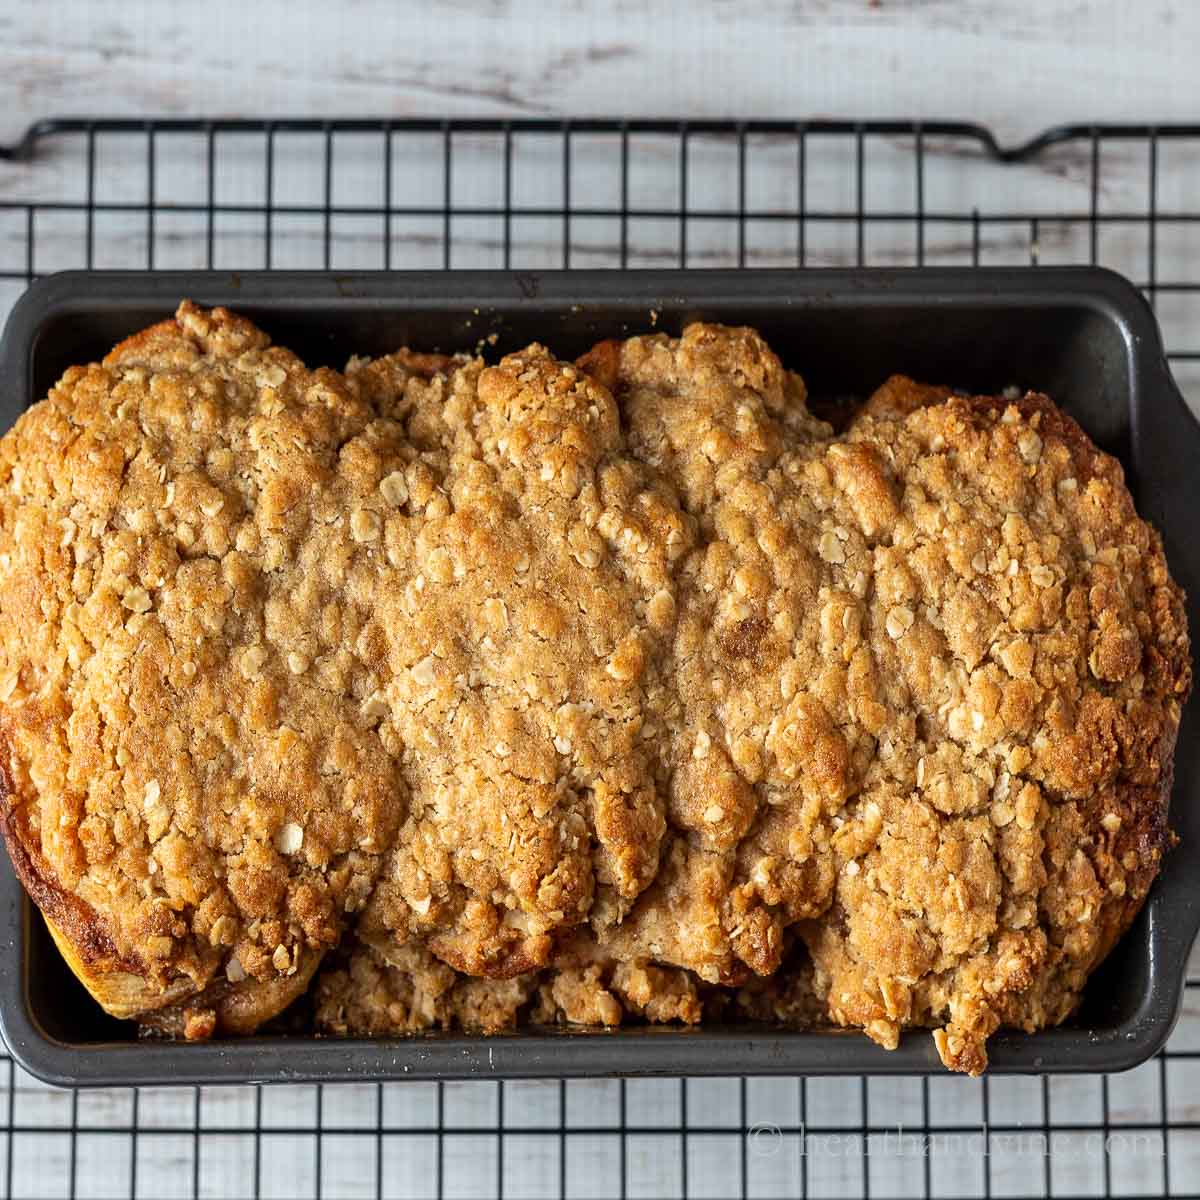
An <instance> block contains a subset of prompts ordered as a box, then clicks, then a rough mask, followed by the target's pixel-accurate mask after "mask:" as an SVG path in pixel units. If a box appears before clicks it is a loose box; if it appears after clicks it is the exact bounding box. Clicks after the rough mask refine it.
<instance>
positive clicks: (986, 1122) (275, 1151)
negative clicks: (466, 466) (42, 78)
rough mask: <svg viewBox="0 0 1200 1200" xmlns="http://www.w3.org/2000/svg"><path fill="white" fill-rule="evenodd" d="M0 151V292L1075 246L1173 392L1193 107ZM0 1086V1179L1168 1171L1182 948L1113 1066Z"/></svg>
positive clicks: (794, 1177) (14, 1082)
mask: <svg viewBox="0 0 1200 1200" xmlns="http://www.w3.org/2000/svg"><path fill="white" fill-rule="evenodd" d="M0 160H8V161H7V162H3V161H0V315H2V314H3V313H4V312H5V311H6V310H7V308H8V307H9V306H10V305H11V303H12V301H13V300H14V299H15V298H16V297H17V296H18V295H19V294H20V292H21V291H22V290H23V289H24V288H25V287H26V286H27V285H28V283H29V282H30V281H31V280H32V279H34V278H35V277H37V276H38V275H41V274H45V273H48V272H50V271H52V270H59V269H64V268H68V267H83V266H86V267H136V268H143V267H150V268H166V267H172V268H183V267H217V268H243V269H245V268H251V267H268V268H283V267H325V268H330V269H340V268H345V269H364V268H401V267H430V266H442V267H446V268H454V267H489V266H493V267H513V268H547V267H560V266H561V267H584V266H588V267H639V266H678V265H682V266H689V267H710V266H803V265H854V264H858V265H921V264H943V265H950V264H964V265H965V264H975V265H979V264H986V265H992V264H1014V263H1027V264H1030V265H1034V266H1036V265H1038V264H1039V263H1044V262H1055V263H1064V262H1091V263H1102V264H1104V265H1109V266H1113V267H1115V268H1116V269H1118V270H1121V271H1122V272H1123V273H1125V274H1126V275H1128V276H1130V277H1131V278H1132V279H1134V280H1135V281H1136V282H1137V283H1138V284H1139V285H1140V286H1142V287H1143V288H1144V289H1145V291H1146V293H1147V295H1148V297H1149V298H1150V300H1151V302H1152V303H1153V304H1154V305H1155V307H1156V310H1157V312H1158V316H1159V319H1160V322H1161V324H1162V325H1163V329H1164V335H1165V338H1166V342H1167V346H1168V350H1169V357H1170V359H1171V362H1172V366H1173V369H1174V371H1175V373H1176V377H1177V378H1178V379H1179V381H1180V383H1181V385H1182V386H1183V387H1184V389H1185V392H1190V393H1191V398H1192V401H1193V404H1194V405H1195V402H1196V401H1197V400H1198V399H1200V126H1195V127H1180V126H1175V127H1165V126H1164V127H1158V128H1156V127H1148V126H1147V127H1131V126H1079V127H1071V128H1063V129H1057V130H1052V131H1049V132H1047V133H1046V134H1043V135H1041V136H1040V137H1038V138H1035V139H1033V140H1032V141H1031V142H1029V143H1026V144H1025V145H1022V146H1018V147H1013V148H1005V147H1001V146H999V145H997V143H996V142H995V141H994V139H993V138H992V137H991V135H990V134H989V133H988V132H987V131H986V130H984V129H981V128H979V127H976V126H971V125H964V124H958V123H951V122H936V123H924V124H917V123H909V122H896V121H886V122H884V121H881V122H838V121H812V122H800V123H795V122H787V123H784V122H693V123H689V122H679V121H604V120H588V121H575V122H566V121H540V120H537V121H496V120H480V121H464V120H455V121H441V120H391V121H388V120H339V121H322V120H270V121H269V120H255V121H247V120H221V121H206V120H147V121H131V120H119V121H107V120H82V119H72V120H55V121H47V122H43V123H41V124H39V125H37V126H35V127H33V128H32V129H30V130H29V131H28V132H27V133H26V134H25V136H24V137H23V138H22V139H21V141H19V142H18V143H16V144H14V145H12V146H9V147H7V148H4V147H0ZM1195 965H1196V964H1194V966H1195ZM0 1088H2V1090H0V1142H2V1143H3V1147H4V1148H3V1158H2V1160H0V1161H2V1162H3V1175H2V1176H0V1188H2V1191H0V1198H3V1200H15V1198H17V1197H37V1198H38V1200H42V1198H43V1197H50V1196H69V1197H85V1196H90V1197H106V1198H108V1197H114V1198H116V1197H129V1198H134V1197H152V1198H154V1200H159V1198H163V1200H165V1198H167V1197H174V1196H179V1197H193V1198H198V1197H243V1196H244V1197H254V1198H256V1200H257V1198H263V1197H276V1196H278V1197H289V1198H293V1197H306V1196H311V1197H325V1198H328V1200H342V1198H344V1197H345V1198H349V1197H360V1196H361V1197H375V1198H382V1197H438V1198H439V1200H440V1198H441V1197H451V1196H487V1195H495V1196H505V1197H510V1198H513V1197H516V1198H525V1197H541V1196H572V1197H601V1196H614V1197H617V1196H619V1197H626V1196H629V1197H633V1196H676V1195H678V1196H687V1197H702V1196H720V1197H725V1196H742V1197H759V1196H783V1197H790V1196H805V1197H808V1196H812V1197H817V1196H838V1197H840V1196H883V1197H892V1196H921V1197H934V1196H985V1197H990V1196H1036V1195H1053V1196H1058V1197H1067V1196H1119V1195H1156V1196H1161V1195H1186V1194H1196V1193H1197V1192H1200V970H1193V971H1191V972H1189V983H1188V987H1187V993H1186V996H1185V1007H1184V1015H1183V1018H1182V1020H1181V1023H1180V1025H1179V1028H1178V1029H1177V1030H1176V1032H1175V1034H1174V1035H1173V1037H1172V1039H1171V1041H1170V1043H1169V1045H1168V1048H1167V1049H1166V1051H1165V1052H1164V1053H1162V1054H1160V1055H1159V1056H1158V1057H1156V1058H1155V1059H1154V1060H1152V1061H1151V1062H1149V1063H1147V1064H1145V1065H1144V1066H1142V1067H1140V1068H1138V1069H1137V1070H1135V1071H1132V1072H1128V1073H1126V1074H1123V1075H1116V1076H1057V1077H1038V1078H1031V1077H1007V1078H995V1079H988V1078H985V1079H982V1080H968V1079H962V1078H957V1077H951V1076H945V1077H934V1078H925V1079H896V1078H857V1079H855V1078H850V1079H845V1078H843V1079H829V1078H808V1079H728V1080H720V1079H686V1080H682V1079H672V1080H668V1079H655V1080H650V1079H645V1080H628V1081H624V1080H578V1081H576V1080H571V1081H562V1080H555V1081H541V1082H520V1081H510V1082H499V1081H496V1082H490V1081H489V1082H469V1083H404V1082H388V1083H377V1084H365V1085H323V1086H315V1087H313V1086H281V1087H263V1086H250V1087H213V1088H142V1089H108V1090H96V1091H66V1090H59V1089H54V1088H49V1087H46V1086H44V1085H42V1084H40V1083H38V1082H37V1081H36V1080H33V1079H32V1078H30V1077H29V1076H27V1075H26V1074H25V1073H24V1072H22V1071H21V1070H20V1069H19V1068H17V1067H15V1066H14V1064H13V1063H12V1062H11V1061H10V1060H8V1059H7V1058H6V1057H5V1058H0Z"/></svg>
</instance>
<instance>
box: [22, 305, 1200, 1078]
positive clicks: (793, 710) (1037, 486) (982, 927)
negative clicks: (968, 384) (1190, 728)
mask: <svg viewBox="0 0 1200 1200" xmlns="http://www.w3.org/2000/svg"><path fill="white" fill-rule="evenodd" d="M0 617H2V618H3V624H2V625H0V705H2V706H3V720H4V722H5V725H4V728H5V730H6V738H7V747H8V754H7V758H8V761H7V763H6V764H5V766H6V771H7V774H6V777H5V779H4V795H5V799H6V803H5V805H4V806H3V812H4V830H5V836H6V840H8V842H9V844H10V849H12V850H13V856H14V861H15V862H17V864H18V871H19V872H20V873H21V874H22V878H23V879H26V881H27V886H29V887H30V890H31V892H32V893H33V894H34V896H35V899H37V900H38V902H39V903H43V904H44V906H45V907H47V910H48V912H50V913H51V915H52V916H54V918H55V919H56V921H57V922H58V923H59V925H60V926H61V928H62V929H63V931H64V933H65V934H66V936H67V937H68V938H69V939H70V941H71V943H72V945H76V944H77V945H78V947H79V951H80V956H81V958H88V956H89V955H90V956H91V960H92V961H94V962H95V963H97V964H100V965H101V966H104V965H105V964H111V965H112V966H113V967H114V968H115V967H117V966H122V967H123V969H125V970H127V971H128V970H129V969H131V968H132V969H133V970H135V971H136V973H137V974H139V975H140V976H141V977H142V978H144V979H145V980H146V982H147V988H148V994H149V993H150V992H153V994H155V995H159V996H162V995H166V994H167V991H168V989H169V990H170V995H171V997H172V1004H171V1005H170V1007H169V1009H168V1011H166V1012H164V1014H162V1016H161V1017H160V1018H159V1019H158V1023H159V1026H160V1027H162V1028H167V1029H169V1030H171V1031H173V1032H176V1033H183V1034H184V1035H185V1036H191V1037H200V1036H207V1035H209V1034H211V1033H213V1032H219V1031H221V1030H222V1029H226V1030H239V1029H248V1028H250V1027H252V1026H253V1025H254V1024H256V1023H258V1022H259V1021H261V1020H263V1019H265V1017H266V1016H269V1015H270V1014H271V1012H272V1011H275V1010H277V1009H278V1008H279V1007H281V1006H282V1005H284V1004H285V1003H287V1002H288V1000H289V999H291V998H293V997H294V996H295V995H296V994H297V993H298V991H300V990H303V980H304V978H305V976H306V974H307V973H309V972H310V971H311V970H314V969H315V967H316V963H317V962H318V961H319V960H320V958H321V956H322V954H324V953H325V952H326V951H327V950H328V949H330V948H331V947H333V946H335V945H337V944H338V942H339V941H340V940H341V939H342V937H343V934H344V933H345V932H346V931H348V930H350V929H353V930H354V932H355V934H356V936H357V937H358V938H359V939H360V941H361V943H363V945H362V947H361V948H359V949H357V950H355V951H354V952H353V953H351V954H350V955H348V956H342V957H340V958H337V959H331V960H330V962H329V965H328V967H327V968H326V970H324V971H323V972H322V974H321V975H320V977H319V981H318V984H317V995H318V1015H319V1021H320V1024H321V1027H322V1028H324V1029H327V1030H329V1031H333V1032H353V1031H359V1032H372V1033H374V1032H397V1031H400V1030H405V1029H415V1028H429V1027H433V1026H447V1025H454V1024H459V1025H464V1026H468V1025H469V1026H470V1027H472V1028H485V1029H486V1028H500V1027H506V1026H507V1025H508V1024H510V1023H511V1022H512V1021H515V1020H517V1019H519V1018H520V1017H521V1016H522V1014H525V1013H530V1012H531V1013H532V1014H533V1015H535V1016H536V1017H537V1018H538V1019H541V1020H565V1021H588V1022H596V1021H598V1022H602V1023H615V1022H617V1021H620V1020H623V1019H626V1018H627V1017H630V1016H634V1017H637V1018H638V1019H648V1020H682V1021H687V1022H692V1021H696V1020H699V1019H700V1018H701V1016H702V1014H703V1010H704V1008H705V1005H706V1004H707V1005H709V1006H710V1007H719V1005H720V997H721V995H722V994H724V995H728V994H729V993H728V992H724V993H722V991H721V989H728V988H739V989H741V991H740V996H741V1000H740V1004H741V1007H742V1008H743V1009H744V1010H745V1011H747V1012H753V1013H759V1014H762V1013H772V1012H773V1013H775V1014H777V1015H779V1014H784V1013H792V1014H799V1013H803V1012H810V1011H814V1010H815V1009H816V1008H817V1007H819V1008H820V1009H821V1011H823V1012H824V1015H825V1016H826V1018H827V1019H829V1020H832V1021H834V1022H837V1023H840V1024H845V1025H853V1026H860V1027H862V1028H864V1029H865V1030H866V1031H867V1032H868V1033H869V1034H870V1036H872V1037H874V1038H875V1039H876V1040H877V1041H880V1042H881V1043H883V1044H885V1045H893V1044H895V1042H896V1039H897V1038H898V1035H899V1031H900V1029H902V1028H904V1027H906V1026H909V1025H926V1026H931V1027H934V1028H935V1029H936V1030H937V1033H936V1037H937V1040H938V1046H939V1050H940V1052H941V1053H942V1056H943V1058H944V1060H945V1061H946V1062H947V1064H948V1065H950V1066H953V1067H955V1068H957V1069H960V1070H967V1071H971V1072H976V1071H978V1070H981V1069H982V1067H983V1065H984V1063H985V1061H986V1056H985V1043H986V1039H987V1037H988V1036H989V1035H990V1033H991V1032H992V1031H993V1030H994V1029H995V1028H996V1027H997V1025H998V1024H1000V1023H1006V1024H1014V1025H1019V1026H1023V1027H1026V1028H1030V1029H1032V1028H1038V1027H1041V1026H1043V1025H1045V1024H1049V1023H1052V1022H1054V1021H1058V1020H1061V1019H1063V1017H1064V1016H1065V1015H1067V1013H1069V1011H1070V1010H1071V1008H1072V1007H1073V1005H1074V1003H1075V1002H1076V1000H1077V998H1078V995H1079V992H1080V989H1081V988H1082V985H1083V982H1084V980H1085V979H1086V976H1087V973H1088V972H1089V971H1090V970H1091V969H1092V967H1093V966H1094V965H1095V964H1096V963H1097V962H1098V961H1099V960H1100V958H1102V957H1103V955H1104V954H1105V953H1107V951H1108V949H1109V948H1110V947H1111V945H1112V944H1113V942H1114V941H1115V939H1116V938H1117V937H1118V936H1119V935H1120V933H1121V931H1122V930H1123V929H1124V928H1125V927H1126V926H1127V925H1128V922H1129V921H1130V920H1131V919H1132V916H1133V914H1134V913H1135V912H1136V911H1137V909H1138V908H1139V907H1140V905H1141V903H1142V900H1143V899H1144V897H1145V894H1146V890H1147V888H1148V887H1149V885H1150V882H1151V880H1152V879H1153V877H1154V875H1155V874H1156V872H1157V870H1158V866H1159V863H1160V860H1161V856H1162V853H1163V851H1164V849H1165V846H1166V843H1167V837H1168V835H1167V833H1166V824H1165V813H1166V800H1167V796H1168V794H1169V787H1170V774H1171V756H1172V753H1173V748H1174V740H1175V737H1176V734H1177V731H1178V722H1179V711H1180V705H1181V704H1182V702H1183V701H1184V699H1185V698H1186V695H1187V692H1188V689H1189V687H1190V658H1189V654H1188V645H1187V637H1186V623H1185V620H1184V615H1183V606H1182V596H1181V594H1180V592H1179V589H1178V587H1177V586H1176V585H1175V584H1174V583H1173V582H1172V581H1171V579H1170V577H1169V575H1168V573H1167V569H1166V564H1165V560H1164V558H1163V554H1162V546H1161V541H1160V539H1159V538H1158V535H1157V534H1156V533H1155V532H1154V531H1153V530H1152V529H1151V528H1150V527H1149V526H1147V525H1146V524H1145V523H1144V522H1142V521H1141V520H1139V519H1138V517H1137V514H1136V512H1135V511H1134V508H1133V503H1132V500H1131V498H1130V496H1129V494H1128V491H1127V490H1126V489H1125V486H1124V482H1123V479H1122V476H1121V470H1120V467H1119V465H1118V464H1117V463H1116V462H1115V460H1113V459H1112V458H1110V457H1108V456H1107V455H1104V454H1102V453H1101V452H1100V451H1099V450H1097V449H1096V448H1095V447H1094V446H1093V445H1092V443H1091V442H1090V441H1089V440H1088V439H1087V437H1086V435H1085V434H1084V433H1083V432H1082V431H1081V430H1080V429H1079V427H1078V426H1077V425H1076V424H1075V423H1074V422H1073V421H1072V420H1071V419H1070V418H1069V417H1066V416H1065V415H1064V414H1062V413H1060V412H1059V410H1058V409H1057V408H1055V407H1054V405H1053V404H1052V403H1051V402H1050V401H1049V400H1048V399H1046V398H1045V397H1042V396H1037V395H1033V394H1030V395H1028V396H1025V397H1023V398H1021V399H1019V400H1016V401H1013V402H1008V401H1004V400H1001V399H997V398H994V397H966V396H959V395H954V394H953V393H951V392H949V390H948V389H944V388H930V387H924V386H921V385H916V384H913V383H912V381H910V380H906V379H904V378H902V377H894V378H893V379H891V380H889V381H888V382H887V384H885V385H884V387H883V388H881V389H880V391H879V392H878V393H877V394H876V396H875V397H873V398H872V399H871V400H870V401H869V402H868V403H867V404H866V405H865V406H863V408H862V409H861V410H860V411H859V412H858V413H856V414H855V415H854V416H853V417H852V419H851V420H850V422H849V424H848V426H847V427H846V428H845V430H844V431H841V432H839V433H837V434H835V433H834V431H833V430H832V429H831V427H830V426H829V425H827V424H825V423H824V422H822V421H819V420H817V419H816V418H815V417H814V416H812V414H811V413H810V412H809V410H808V407H807V405H806V397H805V389H804V384H803V382H802V381H801V380H800V378H799V377H798V376H796V375H794V374H792V373H790V372H787V371H785V370H784V369H783V368H782V366H781V364H780V363H779V360H778V359H777V358H776V357H775V355H774V354H773V353H772V352H771V351H770V349H769V348H768V347H767V346H766V345H765V343H764V342H763V341H762V339H761V338H760V337H759V336H758V335H757V334H756V333H754V331H752V330H748V329H735V328H726V327H721V326H713V325H703V324H699V325H693V326H690V327H689V328H688V329H687V330H685V332H684V334H683V336H682V337H680V338H669V337H667V336H665V335H655V336H651V337H641V338H631V339H628V340H627V341H624V342H608V343H602V344H601V345H599V346H597V347H596V348H594V349H593V350H592V351H591V352H590V353H589V354H587V355H585V356H584V357H583V358H582V359H580V360H579V362H578V363H577V364H575V365H569V364H566V363H562V362H559V361H558V360H556V359H555V358H554V357H553V356H552V355H551V354H550V352H549V351H547V350H546V349H545V348H543V347H541V346H536V345H535V346H531V347H529V348H528V349H526V350H524V351H522V352H520V353H518V354H513V355H509V356H507V357H506V358H504V359H503V360H502V361H501V362H500V363H498V364H497V365H495V366H485V365H484V364H483V362H482V361H480V360H478V359H471V358H467V357H463V356H458V357H448V356H442V355H421V354H416V353H413V352H410V351H406V350H402V351H399V352H397V353H396V354H393V355H389V356H387V357H386V358H382V359H377V360H370V361H364V360H354V361H352V362H351V364H350V365H349V366H348V367H347V370H346V372H345V373H342V374H339V373H337V372H332V371H327V370H319V371H310V370H308V368H306V367H305V366H304V365H303V364H302V363H301V362H300V361H299V360H298V359H297V358H296V357H295V356H294V355H292V354H291V353H290V352H288V351H286V350H283V349H281V348H279V347H272V346H270V344H269V342H268V340H267V338H266V337H265V335H264V334H262V333H261V332H260V331H258V330H256V329H255V328H254V327H253V326H251V325H250V324H249V323H248V322H245V321H243V320H241V319H240V318H237V317H235V316H234V315H232V314H230V313H227V312H224V311H223V310H214V311H213V312H211V313H206V312H203V311H202V310H199V309H197V308H195V307H194V306H191V305H187V304H185V305H183V306H181V308H180V310H179V314H178V316H177V318H176V320H174V321H166V322H162V323H160V324H159V325H156V326H154V327H152V328H151V329H149V330H146V331H144V332H143V333H142V334H139V335H136V336H135V337H133V338H130V339H127V340H126V341H125V342H123V343H122V344H121V345H120V346H118V347H117V348H116V349H115V350H114V351H113V352H112V353H111V354H110V355H109V356H108V357H107V358H106V359H105V361H104V363H103V364H102V365H100V366H92V367H88V368H76V369H73V370H72V371H69V372H68V373H67V375H66V376H64V379H63V381H62V382H61V383H60V384H59V385H58V387H56V388H55V389H54V390H53V391H52V392H51V394H50V396H49V397H48V399H47V400H46V401H45V402H43V403H42V404H40V405H37V406H35V407H34V408H33V409H31V410H30V411H29V412H28V413H27V414H25V416H23V417H22V418H21V420H20V421H19V422H18V424H17V426H16V427H15V428H14V430H12V431H11V432H10V433H9V434H8V435H7V436H6V437H5V438H4V439H3V441H2V442H0ZM18 796H19V797H20V798H21V800H20V803H19V804H18V803H16V800H15V798H16V797H18ZM80 906H82V907H80ZM797 939H799V940H800V941H801V942H802V943H803V945H804V947H805V948H806V950H807V955H808V957H807V958H806V959H803V962H802V967H801V968H800V969H799V972H798V974H794V975H793V974H791V973H790V972H791V969H790V968H789V967H787V966H784V965H781V964H784V963H785V959H788V958H789V955H790V956H792V957H793V958H794V957H795V956H796V954H797V953H799V951H798V950H797V948H796V940H797ZM773 978H776V979H778V980H779V982H778V983H776V982H769V981H771V980H772V979H773ZM180 988H182V989H183V990H184V991H185V992H190V993H191V994H190V995H187V996H185V997H184V998H183V999H182V1001H179V1002H176V998H177V995H178V991H179V989H180ZM150 1007H151V1004H150V1003H149V1002H148V1003H147V1009H149V1008H150Z"/></svg>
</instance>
